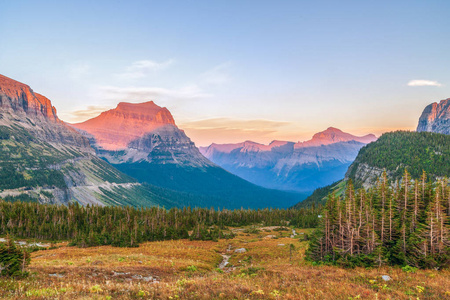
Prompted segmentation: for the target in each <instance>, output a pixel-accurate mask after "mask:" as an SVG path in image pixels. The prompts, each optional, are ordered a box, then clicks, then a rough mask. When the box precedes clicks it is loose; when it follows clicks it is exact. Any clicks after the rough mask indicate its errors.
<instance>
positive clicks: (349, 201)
mask: <svg viewBox="0 0 450 300" xmlns="http://www.w3.org/2000/svg"><path fill="white" fill-rule="evenodd" d="M449 216H450V188H449V186H448V180H447V179H442V178H441V179H439V180H437V181H431V180H427V175H426V173H425V172H423V174H422V175H421V176H420V178H416V179H414V180H413V179H412V178H411V175H410V174H409V173H408V171H407V170H405V171H404V174H403V177H402V179H401V180H400V181H395V182H390V181H389V180H388V179H387V176H386V172H385V173H384V174H383V176H382V177H381V178H379V179H378V181H377V184H376V185H375V186H374V187H373V188H371V189H369V190H368V191H365V190H364V189H359V190H357V191H355V189H354V187H353V184H352V182H351V180H349V181H348V183H347V187H346V189H345V193H343V194H342V195H340V196H337V195H335V194H334V193H331V194H330V195H329V196H328V200H327V202H326V204H325V206H324V209H323V211H322V213H321V221H320V224H319V226H318V228H317V230H316V231H315V233H314V234H313V236H312V238H311V243H310V247H309V249H308V252H307V256H308V258H309V259H310V260H312V261H314V262H319V263H326V264H336V265H341V266H346V267H354V266H364V267H374V266H381V265H383V264H388V265H402V266H407V265H408V266H413V267H417V268H434V269H441V268H446V267H449V266H450V224H449Z"/></svg>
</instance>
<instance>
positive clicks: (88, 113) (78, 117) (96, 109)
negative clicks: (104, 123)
mask: <svg viewBox="0 0 450 300" xmlns="http://www.w3.org/2000/svg"><path fill="white" fill-rule="evenodd" d="M111 108H112V107H111V106H100V105H90V106H88V107H86V108H85V109H80V110H75V111H72V112H70V114H67V113H66V114H65V115H67V116H66V118H67V121H68V122H71V123H76V122H82V121H85V120H88V119H91V118H94V117H96V116H98V115H99V114H101V113H102V112H104V111H106V110H109V109H111Z"/></svg>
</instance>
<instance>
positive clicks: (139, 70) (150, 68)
mask: <svg viewBox="0 0 450 300" xmlns="http://www.w3.org/2000/svg"><path fill="white" fill-rule="evenodd" d="M174 62H175V61H174V60H173V59H169V60H166V61H163V62H157V61H154V60H139V61H135V62H133V63H132V64H131V65H130V66H129V67H127V68H126V70H125V72H123V73H120V74H116V76H117V77H120V78H122V79H138V78H142V77H145V76H147V75H148V74H149V73H151V72H155V71H160V70H164V69H167V68H168V67H169V66H170V65H172V64H173V63H174Z"/></svg>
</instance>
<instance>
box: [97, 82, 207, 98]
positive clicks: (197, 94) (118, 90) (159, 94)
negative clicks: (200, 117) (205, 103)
mask: <svg viewBox="0 0 450 300" xmlns="http://www.w3.org/2000/svg"><path fill="white" fill-rule="evenodd" d="M99 90H100V92H101V93H102V94H103V97H104V98H106V99H109V100H120V101H122V100H129V101H140V102H142V101H149V100H155V99H156V100H157V99H159V98H175V99H198V98H207V97H211V96H212V95H211V94H208V93H206V92H204V91H203V90H202V89H200V88H199V87H198V86H197V85H191V86H185V87H183V88H180V89H166V88H160V87H125V88H122V87H116V86H102V87H100V88H99Z"/></svg>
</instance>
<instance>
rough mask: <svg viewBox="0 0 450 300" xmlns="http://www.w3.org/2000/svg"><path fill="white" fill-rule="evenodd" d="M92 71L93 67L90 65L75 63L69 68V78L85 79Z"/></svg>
mask: <svg viewBox="0 0 450 300" xmlns="http://www.w3.org/2000/svg"><path fill="white" fill-rule="evenodd" d="M90 70H91V66H90V65H89V64H88V63H85V62H80V63H75V64H72V65H70V66H69V68H68V72H69V78H72V79H75V80H78V79H81V78H83V77H85V76H86V75H87V74H88V73H89V71H90Z"/></svg>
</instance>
